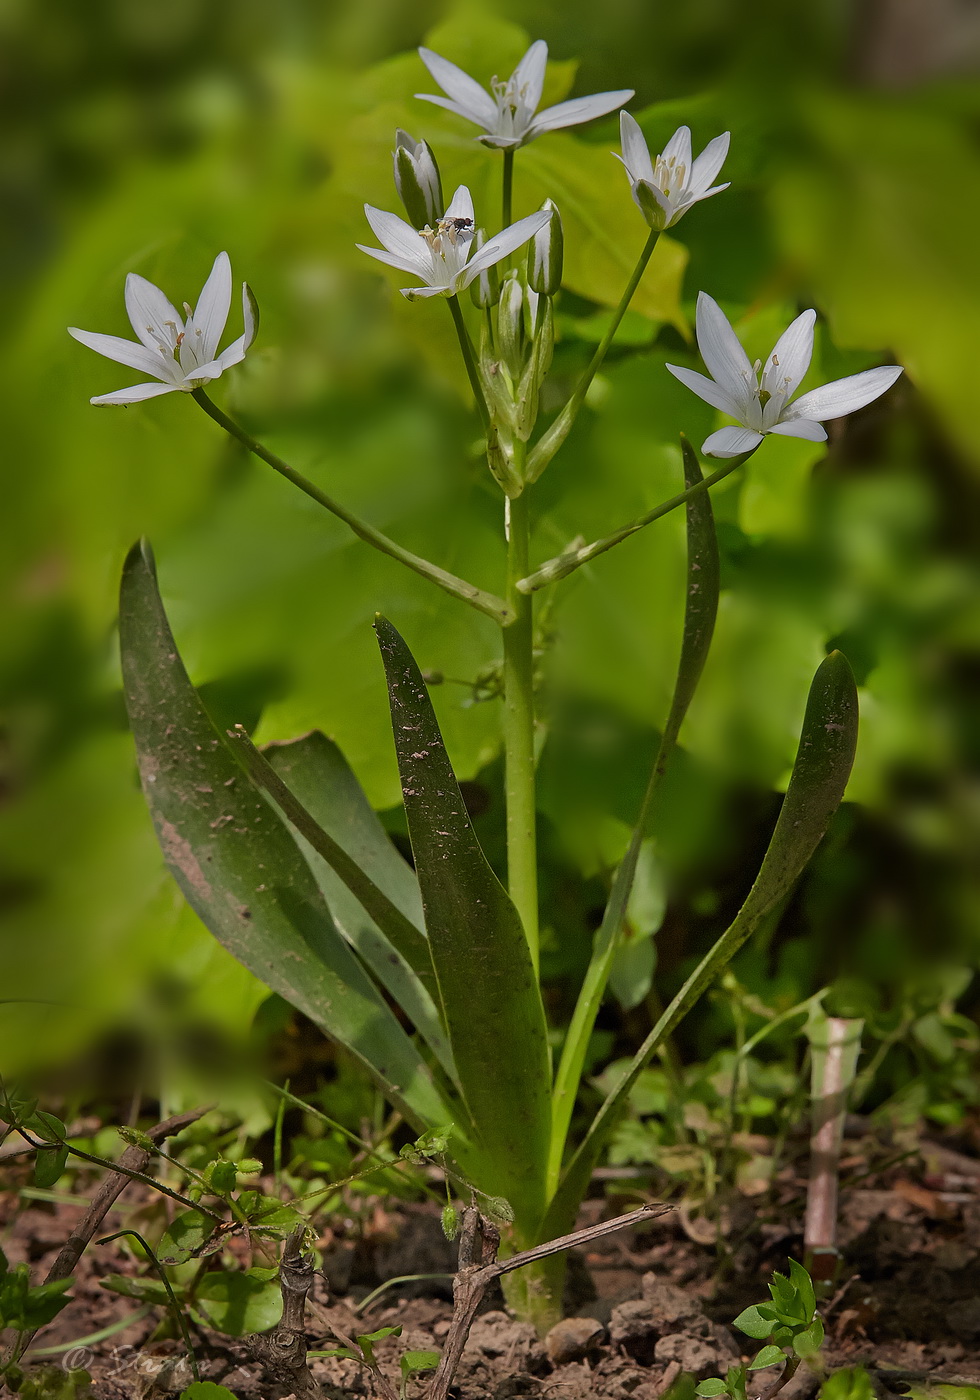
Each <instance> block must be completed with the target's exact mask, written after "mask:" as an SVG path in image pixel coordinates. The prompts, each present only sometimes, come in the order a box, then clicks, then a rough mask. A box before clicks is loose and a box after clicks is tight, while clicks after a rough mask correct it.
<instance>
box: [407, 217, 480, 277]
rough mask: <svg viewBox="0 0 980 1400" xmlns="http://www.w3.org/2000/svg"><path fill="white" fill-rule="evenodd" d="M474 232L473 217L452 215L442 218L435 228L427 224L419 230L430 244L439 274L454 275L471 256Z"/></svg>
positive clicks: (433, 264)
mask: <svg viewBox="0 0 980 1400" xmlns="http://www.w3.org/2000/svg"><path fill="white" fill-rule="evenodd" d="M473 233H474V230H473V220H472V219H461V218H455V217H452V216H449V217H447V218H444V219H440V220H439V221H438V222H437V224H436V226H435V228H430V227H429V225H428V224H426V226H425V228H423V229H420V230H419V237H420V238H424V239H425V241H426V243H427V244H428V245H429V252H430V253H431V254H432V266H433V269H434V270H435V271H436V273H437V275H440V276H441V275H448V276H449V277H454V276H455V275H456V273H457V272H459V271H460V270H461V269H462V267H463V265H464V263H465V262H466V259H467V258H468V257H469V253H470V244H471V243H472V241H473ZM437 259H438V260H439V261H438V262H437V261H436V260H437ZM440 263H441V264H442V267H440Z"/></svg>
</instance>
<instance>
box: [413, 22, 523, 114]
mask: <svg viewBox="0 0 980 1400" xmlns="http://www.w3.org/2000/svg"><path fill="white" fill-rule="evenodd" d="M547 64H548V45H547V44H546V43H545V41H544V40H543V39H536V40H535V41H534V43H533V44H532V45H531V47H530V48H529V49H528V51H527V53H526V54H525V55H524V57H523V58H522V59H521V61H520V63H519V64H518V65H517V67H516V68H515V69H514V72H513V74H512V75H511V80H510V81H511V84H512V85H513V87H514V88H515V90H516V91H515V96H517V97H518V98H519V99H520V100H521V102H522V103H523V104H524V110H525V111H526V112H527V113H528V114H530V113H531V112H536V111H537V110H538V103H539V102H540V101H541V90H542V88H543V87H544V74H545V68H546V67H547ZM437 81H438V79H437ZM522 88H523V89H524V91H523V93H522V92H521V89H522Z"/></svg>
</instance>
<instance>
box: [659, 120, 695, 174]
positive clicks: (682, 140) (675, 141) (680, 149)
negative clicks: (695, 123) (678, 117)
mask: <svg viewBox="0 0 980 1400" xmlns="http://www.w3.org/2000/svg"><path fill="white" fill-rule="evenodd" d="M660 159H661V160H662V161H663V162H664V163H665V164H669V163H670V161H671V160H674V161H676V163H677V164H678V165H683V167H684V169H685V171H686V172H687V175H688V176H690V173H691V128H690V127H689V126H679V127H678V128H677V130H676V131H675V132H674V134H673V136H672V137H671V138H670V140H669V141H668V142H667V144H666V146H665V147H664V148H663V151H662V152H661V154H660ZM685 183H686V181H685Z"/></svg>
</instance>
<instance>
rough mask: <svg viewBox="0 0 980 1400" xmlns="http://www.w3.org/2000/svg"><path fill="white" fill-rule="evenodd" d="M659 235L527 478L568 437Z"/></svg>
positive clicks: (653, 236) (534, 454)
mask: <svg viewBox="0 0 980 1400" xmlns="http://www.w3.org/2000/svg"><path fill="white" fill-rule="evenodd" d="M659 238H660V230H659V229H651V230H650V233H649V236H648V237H647V241H646V243H645V244H644V245H643V251H642V252H641V253H640V256H639V258H638V259H637V262H636V266H635V267H634V269H633V272H632V274H631V276H630V280H629V281H628V282H627V284H626V288H625V290H624V292H623V295H622V296H621V297H620V300H619V305H618V306H617V307H616V310H615V311H614V312H613V318H612V320H611V321H610V323H609V327H608V329H607V330H606V333H605V335H604V336H603V337H602V339H601V340H600V342H599V344H598V345H597V347H596V351H595V354H594V355H593V356H592V359H591V360H590V361H589V364H588V367H587V368H586V370H585V372H584V374H583V375H582V378H581V379H580V380H579V382H578V383H577V384H576V386H575V388H574V390H573V391H572V395H571V397H570V398H569V400H568V402H567V403H566V405H565V407H564V408H563V409H562V411H561V412H560V413H559V415H558V417H557V418H556V419H555V421H554V422H553V423H552V425H551V427H550V428H549V429H548V431H547V432H546V433H545V434H544V435H543V437H541V438H540V440H539V441H538V442H537V443H536V444H535V446H534V448H533V449H532V451H531V452H530V454H529V456H528V459H527V479H528V481H537V479H538V477H539V476H540V475H541V473H542V472H543V471H544V469H545V467H546V466H547V465H548V463H549V462H550V461H551V459H552V457H554V455H555V453H556V452H557V451H558V449H559V448H560V447H561V445H562V443H563V442H564V441H565V439H566V438H567V437H568V434H569V433H570V432H571V430H572V425H573V424H574V422H575V419H576V418H577V417H578V411H579V409H580V408H581V407H582V405H583V403H584V402H585V396H586V394H587V393H588V392H589V385H590V384H591V383H592V381H593V379H595V377H596V375H597V374H598V373H599V369H600V367H601V366H602V362H603V360H604V359H605V358H606V355H607V354H608V352H609V347H610V346H611V345H612V343H613V340H614V339H615V336H616V332H617V331H618V330H619V324H620V322H621V321H622V319H623V317H624V316H625V315H626V312H627V309H628V308H629V304H630V302H631V301H632V300H633V296H634V293H635V292H636V289H637V287H638V286H639V285H640V278H641V277H642V276H643V274H644V272H646V269H647V263H648V262H649V261H650V258H651V256H652V254H653V250H654V248H656V246H657V243H658V241H659Z"/></svg>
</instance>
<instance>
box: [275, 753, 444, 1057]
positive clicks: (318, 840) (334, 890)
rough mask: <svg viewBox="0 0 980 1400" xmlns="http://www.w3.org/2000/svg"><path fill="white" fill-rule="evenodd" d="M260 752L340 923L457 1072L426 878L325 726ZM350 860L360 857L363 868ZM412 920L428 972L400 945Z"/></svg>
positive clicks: (279, 802) (278, 798) (363, 958)
mask: <svg viewBox="0 0 980 1400" xmlns="http://www.w3.org/2000/svg"><path fill="white" fill-rule="evenodd" d="M248 747H249V748H251V746H250V745H249V746H248ZM251 752H252V753H253V754H255V753H256V751H255V750H254V749H252V750H251ZM257 756H258V757H259V758H261V759H263V762H264V763H265V767H266V768H267V769H268V770H269V771H270V772H271V773H272V776H273V777H274V778H276V779H277V780H280V781H279V783H278V786H271V787H266V791H267V792H268V793H269V795H270V796H271V797H272V798H273V800H274V801H275V802H276V805H277V806H279V807H280V808H281V810H282V811H283V813H284V815H285V816H286V817H287V819H288V820H289V821H291V822H292V823H293V825H294V826H295V827H296V830H297V832H298V837H297V840H298V842H299V847H300V850H301V851H302V852H303V854H304V855H305V856H306V859H307V860H308V861H309V864H310V868H311V870H312V871H313V874H314V875H315V876H316V882H317V884H318V885H319V886H320V889H321V891H322V893H323V897H324V899H325V900H326V901H327V908H328V909H329V910H330V912H331V914H332V915H333V918H334V922H335V923H336V925H337V927H338V928H339V929H340V931H341V933H342V934H343V935H344V937H345V938H346V939H347V940H348V942H349V943H350V944H351V946H352V947H353V948H354V949H356V951H357V953H358V955H359V956H360V959H361V962H362V963H363V964H364V966H365V967H367V968H368V969H369V971H370V972H371V973H372V974H373V975H374V977H375V978H377V980H378V981H379V982H381V983H382V985H383V986H384V987H386V988H387V990H388V991H389V992H390V994H391V996H392V997H393V998H394V1000H395V1001H396V1002H397V1004H398V1005H399V1006H400V1007H401V1009H402V1010H403V1011H404V1012H405V1014H406V1015H407V1016H408V1017H409V1019H410V1020H411V1022H412V1024H413V1025H414V1026H415V1029H416V1030H417V1031H418V1032H419V1034H420V1035H421V1036H422V1037H423V1039H424V1040H425V1042H426V1044H427V1045H428V1046H429V1047H430V1049H431V1050H432V1052H433V1054H434V1055H435V1056H436V1058H437V1059H438V1060H439V1063H440V1064H441V1065H442V1067H443V1069H444V1070H445V1071H446V1073H447V1074H448V1075H449V1077H450V1078H451V1079H455V1076H456V1067H455V1065H454V1064H453V1053H452V1050H451V1049H450V1046H449V1041H448V1039H447V1037H446V1032H445V1029H444V1027H443V1024H442V1021H441V1020H440V1017H439V1012H438V1010H437V1009H436V1005H435V1003H434V1002H433V1000H432V996H431V995H430V992H429V990H428V986H429V984H431V986H432V988H433V990H436V985H435V973H434V972H433V969H432V958H431V957H430V955H429V945H428V941H427V940H426V938H425V936H424V935H423V934H421V933H420V932H419V928H420V927H421V926H422V922H423V918H422V897H421V895H420V894H419V886H418V881H417V880H416V878H415V873H414V871H413V870H412V869H411V867H410V866H409V865H408V864H407V863H406V862H405V861H404V860H403V859H402V857H401V856H400V855H399V853H398V852H397V851H396V850H395V848H394V846H393V845H392V844H391V842H390V840H389V839H388V836H387V833H386V832H385V830H384V827H383V826H382V825H381V823H380V821H379V820H378V818H377V814H376V813H375V812H374V810H373V809H372V807H371V804H370V803H369V802H368V800H367V797H366V796H365V795H364V790H363V788H362V787H361V785H360V783H359V782H358V781H357V778H356V777H355V776H354V774H353V772H352V771H351V767H350V765H349V764H348V762H347V760H346V759H345V758H344V755H343V754H342V753H341V751H340V749H339V748H338V747H337V745H336V744H335V743H333V741H332V740H330V739H328V738H327V737H326V735H325V734H321V733H320V732H319V731H314V732H313V733H312V734H305V735H304V736H303V738H301V739H295V740H294V741H293V742H292V743H289V744H271V745H270V746H269V747H268V748H267V749H266V751H265V755H264V757H263V756H262V755H257ZM266 760H267V762H266ZM250 771H252V776H253V777H258V776H259V775H258V774H257V773H256V772H255V771H254V770H250ZM260 781H262V779H261V778H260ZM286 784H288V786H285V785H286ZM263 786H264V787H265V786H266V784H265V782H263ZM284 793H285V796H286V798H291V799H292V800H291V801H290V802H289V803H288V805H285V803H284V801H283V800H282V798H283V794H284ZM297 813H298V814H299V819H298V820H297ZM335 838H336V839H335ZM324 847H325V849H324ZM338 852H339V853H340V855H341V856H342V857H343V859H342V860H341V861H340V862H339V865H338V864H335V859H331V857H332V856H333V857H334V858H336V855H337V853H338ZM328 862H329V864H328ZM347 863H352V864H353V871H354V875H353V878H352V877H351V874H350V872H349V871H347ZM357 876H360V877H361V879H360V880H358V878H357ZM363 881H367V885H368V888H367V891H366V897H365V898H363V899H362V897H361V895H360V894H358V893H357V892H358V891H359V890H361V889H362V888H364V886H363ZM352 891H353V893H352ZM368 901H370V903H369V902H368ZM372 905H373V906H375V907H374V908H372V907H371V906H372ZM379 908H380V914H379V913H378V912H376V910H377V909H379ZM372 914H373V915H374V917H372ZM392 914H394V915H397V919H395V918H393V917H392ZM376 920H377V922H376ZM382 920H384V922H383V923H382ZM405 925H407V926H408V928H409V929H410V930H411V933H412V935H414V939H413V942H412V944H411V952H412V954H413V955H414V956H415V957H417V958H419V961H421V959H422V958H424V960H425V962H426V963H427V964H428V973H429V975H428V978H427V979H426V980H425V982H423V979H422V978H421V977H420V976H418V975H417V974H416V972H415V971H414V968H413V965H412V963H410V962H409V961H408V957H407V955H405V956H403V953H402V952H401V951H400V949H401V948H402V947H403V935H404V932H405ZM436 994H437V995H438V991H437V990H436Z"/></svg>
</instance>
